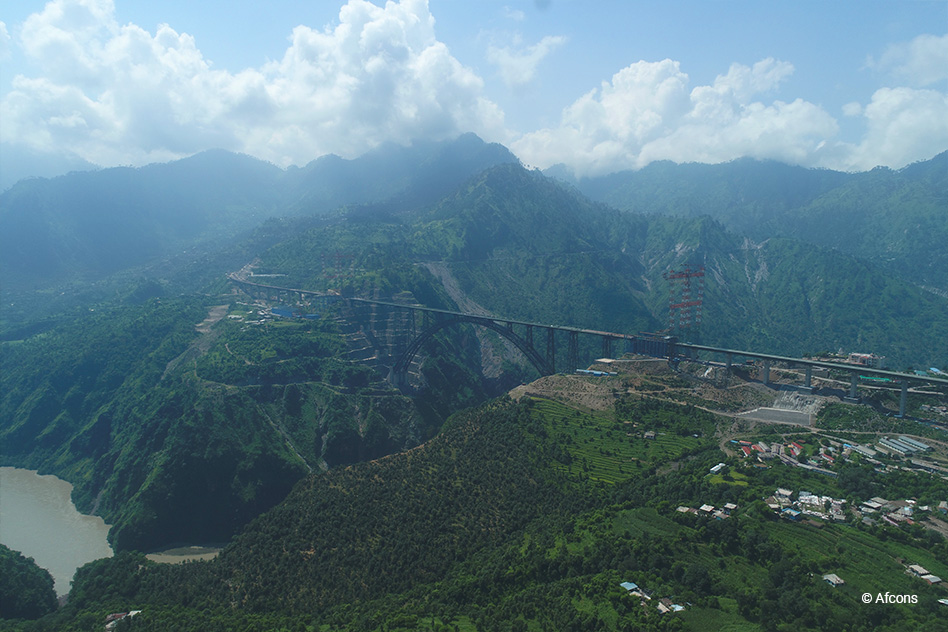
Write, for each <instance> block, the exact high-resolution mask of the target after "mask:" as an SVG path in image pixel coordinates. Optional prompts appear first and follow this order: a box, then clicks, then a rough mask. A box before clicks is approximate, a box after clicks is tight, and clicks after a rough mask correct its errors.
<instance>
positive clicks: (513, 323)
mask: <svg viewBox="0 0 948 632" xmlns="http://www.w3.org/2000/svg"><path fill="white" fill-rule="evenodd" d="M229 278H230V280H231V281H232V282H233V283H235V284H236V285H238V286H240V287H241V288H242V289H244V290H245V291H247V292H248V293H251V294H255V295H262V296H264V297H265V298H273V299H275V298H277V297H284V298H289V297H293V296H298V297H299V298H300V299H303V298H304V297H305V298H307V299H309V300H311V301H313V302H316V303H321V304H324V305H326V306H328V305H330V304H333V303H338V302H345V303H349V304H353V303H363V304H369V305H378V306H386V307H389V308H393V309H398V310H410V311H411V313H412V325H413V330H412V334H411V336H410V341H409V342H408V344H407V345H405V346H404V347H403V348H402V350H401V351H400V352H397V353H395V354H394V356H395V357H396V358H397V359H396V360H395V365H394V367H395V368H394V370H393V376H392V378H393V381H394V382H395V383H396V385H398V386H401V385H403V384H404V383H405V382H404V380H405V379H406V376H407V371H408V367H409V366H410V364H411V362H412V360H413V359H414V357H415V354H417V353H418V351H419V349H420V348H421V346H422V345H423V344H424V343H425V342H426V341H427V340H429V339H431V337H432V336H434V335H435V334H436V333H437V332H438V331H440V330H442V329H444V328H446V327H450V326H452V325H457V324H461V323H470V324H473V325H477V326H481V327H485V328H487V329H490V330H491V331H494V332H496V333H498V334H499V335H501V336H503V337H504V338H505V339H507V340H509V341H510V342H511V343H513V344H514V346H516V347H517V349H519V350H520V351H521V352H523V354H524V356H526V358H527V359H528V360H529V361H530V363H531V364H532V365H533V366H534V367H535V368H536V369H537V371H538V372H539V373H540V374H541V375H552V374H554V373H556V371H557V363H556V355H557V353H556V344H557V343H556V338H557V336H556V334H557V333H560V337H562V336H563V335H564V333H565V335H566V337H567V354H566V369H567V370H568V371H572V370H573V369H575V368H577V364H578V358H579V351H578V349H579V342H578V340H579V336H580V334H583V335H586V336H596V337H599V338H600V339H601V340H602V355H603V357H612V347H613V343H614V342H616V341H621V342H622V343H623V344H624V345H625V346H626V350H627V351H630V352H632V353H636V354H641V355H648V356H652V357H657V358H667V359H668V360H670V361H676V360H677V359H681V358H688V357H697V355H698V353H702V354H705V355H706V356H712V357H718V358H721V357H722V356H723V359H724V362H722V363H721V364H722V365H723V367H724V368H725V369H726V370H727V371H728V372H730V371H731V367H732V362H733V361H734V360H735V359H737V358H741V357H743V358H748V359H751V360H754V361H758V362H760V363H761V381H762V382H763V383H764V384H770V370H771V368H772V366H773V365H776V364H779V365H782V366H788V367H800V368H802V369H803V370H804V372H805V373H804V382H803V387H802V388H803V389H811V388H812V386H811V376H812V370H813V369H815V368H819V369H828V370H832V371H838V372H841V373H844V374H848V375H849V397H848V399H849V400H850V401H854V402H858V401H859V396H858V393H857V386H858V383H859V380H860V379H864V377H865V376H871V377H879V378H885V379H887V380H889V381H891V382H893V383H894V385H895V388H897V389H898V390H899V391H901V392H900V397H899V417H903V416H904V415H905V409H906V400H907V396H908V391H909V385H910V384H917V385H929V386H934V387H936V388H946V387H948V379H945V378H942V377H935V376H919V375H912V374H906V373H899V372H896V371H890V370H886V369H876V368H870V367H864V366H860V365H853V364H840V363H835V362H826V361H822V360H810V359H803V358H793V357H786V356H779V355H774V354H770V353H761V352H756V351H747V350H738V349H724V348H719V347H712V346H707V345H697V344H690V343H686V342H681V341H678V340H677V339H676V338H674V337H671V336H661V335H655V334H638V335H635V334H622V333H615V332H608V331H596V330H592V329H580V328H576V327H564V326H559V325H544V324H539V323H532V322H526V321H520V320H511V319H506V318H496V317H493V316H484V315H479V314H468V313H464V312H456V311H450V310H443V309H435V308H432V307H424V306H421V305H413V304H406V303H395V302H389V301H379V300H372V299H364V298H354V297H342V296H340V295H339V294H331V293H327V292H314V291H309V290H300V289H294V288H283V287H277V286H271V285H264V284H259V283H253V282H250V281H247V280H246V279H244V278H241V277H240V276H238V275H236V274H231V275H229ZM417 314H422V315H423V316H424V317H425V318H426V319H428V320H429V321H430V322H426V324H425V326H424V327H423V329H422V330H421V331H415V330H414V315H417ZM515 328H516V329H522V330H523V332H524V335H520V334H518V333H516V331H515ZM534 330H543V331H545V332H546V336H545V338H546V353H545V354H541V353H540V351H539V349H538V348H537V346H536V344H535V336H534V333H536V332H535V331H534Z"/></svg>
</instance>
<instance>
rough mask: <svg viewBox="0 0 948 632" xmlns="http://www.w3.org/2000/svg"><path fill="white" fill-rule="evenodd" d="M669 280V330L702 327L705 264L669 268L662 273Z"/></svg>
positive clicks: (673, 331)
mask: <svg viewBox="0 0 948 632" xmlns="http://www.w3.org/2000/svg"><path fill="white" fill-rule="evenodd" d="M662 276H663V277H664V278H665V279H666V280H667V281H668V293H669V295H668V331H669V332H670V333H675V332H683V331H686V330H692V331H698V330H700V329H701V305H702V302H703V301H704V266H699V267H697V268H692V267H691V266H690V265H686V266H685V268H684V270H681V271H678V272H676V271H675V270H669V271H668V272H666V273H665V274H663V275H662Z"/></svg>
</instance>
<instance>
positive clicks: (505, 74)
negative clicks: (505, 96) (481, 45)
mask: <svg viewBox="0 0 948 632" xmlns="http://www.w3.org/2000/svg"><path fill="white" fill-rule="evenodd" d="M566 41H567V38H565V37H563V36H561V35H547V36H546V37H544V38H543V39H541V40H540V41H539V42H537V43H536V44H533V45H532V46H527V47H526V48H519V49H518V48H514V47H510V46H505V47H503V48H501V47H497V46H490V47H488V49H487V60H488V61H489V62H491V63H492V64H494V65H496V66H497V68H498V69H499V71H500V76H501V78H502V79H503V80H504V83H505V84H507V86H508V87H514V86H522V85H524V84H527V83H529V82H530V81H532V80H533V77H534V75H535V74H536V70H537V66H539V65H540V62H541V61H543V58H544V57H546V56H547V55H549V54H550V53H552V52H553V51H554V50H556V49H557V48H558V47H559V46H561V45H563V44H565V43H566Z"/></svg>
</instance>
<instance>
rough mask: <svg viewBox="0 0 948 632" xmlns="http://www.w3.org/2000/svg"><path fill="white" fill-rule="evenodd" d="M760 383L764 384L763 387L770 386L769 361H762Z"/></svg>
mask: <svg viewBox="0 0 948 632" xmlns="http://www.w3.org/2000/svg"><path fill="white" fill-rule="evenodd" d="M760 381H761V382H763V383H764V386H770V360H764V366H763V370H762V372H761V377H760Z"/></svg>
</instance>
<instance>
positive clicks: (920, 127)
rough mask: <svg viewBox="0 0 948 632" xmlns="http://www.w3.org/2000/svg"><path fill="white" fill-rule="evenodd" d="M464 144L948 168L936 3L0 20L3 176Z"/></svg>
mask: <svg viewBox="0 0 948 632" xmlns="http://www.w3.org/2000/svg"><path fill="white" fill-rule="evenodd" d="M466 132H474V133H476V134H478V135H479V136H480V137H481V138H483V139H484V140H486V141H490V142H499V143H502V144H504V145H506V146H507V147H509V148H510V149H511V150H512V151H513V152H514V153H515V154H516V155H517V156H518V157H519V158H520V159H521V161H522V162H523V163H524V164H525V165H527V166H529V167H538V168H541V169H542V168H547V167H550V166H552V165H555V164H563V165H565V166H566V167H568V168H569V169H571V170H572V171H573V172H574V173H575V174H576V175H577V176H596V175H603V174H607V173H611V172H615V171H619V170H623V169H637V168H641V167H643V166H645V165H647V164H648V163H650V162H652V161H655V160H672V161H675V162H705V163H719V162H726V161H729V160H734V159H736V158H739V157H744V156H750V157H754V158H759V159H772V160H778V161H782V162H787V163H791V164H797V165H802V166H806V167H819V168H830V169H837V170H842V171H863V170H868V169H871V168H873V167H875V166H879V165H882V166H887V167H891V168H894V169H897V168H901V167H903V166H905V165H907V164H910V163H912V162H916V161H919V160H927V159H929V158H931V157H932V156H934V155H936V154H938V153H940V152H942V151H945V150H946V149H948V2H946V1H945V0H939V1H937V2H930V1H926V0H901V1H897V0H885V1H880V0H834V1H833V2H826V1H825V0H820V1H811V0H796V1H781V2H776V1H775V2H761V1H760V0H688V1H685V0H665V1H661V2H659V1H658V0H650V1H640V0H623V1H620V0H596V1H593V2H590V1H584V0H522V1H521V0H476V1H475V0H400V1H399V2H395V1H390V2H382V1H380V0H376V2H374V3H373V2H368V1H367V0H349V1H348V2H345V3H343V2H342V1H341V0H319V1H315V2H314V1H312V0H310V1H306V2H304V1H300V0H271V1H270V2H267V3H262V2H259V1H256V0H254V1H250V0H228V1H226V2H224V1H223V0H202V2H194V1H193V0H162V1H161V2H148V1H146V0H53V1H51V2H48V3H45V4H44V3H43V2H32V1H29V0H7V1H6V2H5V3H4V4H3V5H2V7H0V171H3V172H5V173H4V182H5V183H6V185H8V184H9V181H10V179H11V178H12V177H14V176H16V177H22V176H24V175H54V174H53V173H52V172H54V171H56V170H57V169H58V170H65V169H67V168H70V167H74V166H75V165H81V164H85V163H92V164H94V165H98V166H102V167H110V166H116V165H136V166H137V165H143V164H147V163H151V162H165V161H169V160H174V159H177V158H181V157H185V156H188V155H191V154H194V153H197V152H200V151H203V150H206V149H211V148H222V149H227V150H231V151H235V152H241V153H246V154H249V155H252V156H255V157H258V158H261V159H263V160H267V161H270V162H272V163H274V164H276V165H279V166H282V167H286V166H289V165H294V164H295V165H304V164H306V163H308V162H310V161H311V160H314V159H315V158H317V157H319V156H321V155H324V154H327V153H333V154H337V155H340V156H342V157H344V158H354V157H356V156H359V155H361V154H362V153H365V152H366V151H369V150H371V149H373V148H375V147H377V146H379V145H381V144H383V143H387V142H394V143H398V144H403V145H404V144H409V143H411V142H412V141H413V140H416V139H425V140H437V139H450V138H454V137H456V136H458V135H460V134H462V133H466Z"/></svg>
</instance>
